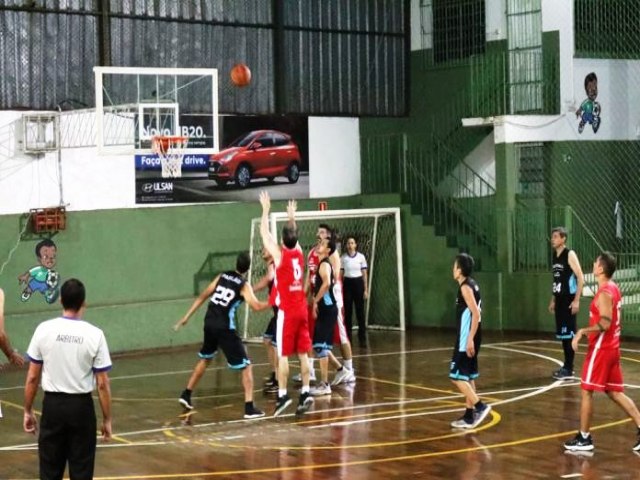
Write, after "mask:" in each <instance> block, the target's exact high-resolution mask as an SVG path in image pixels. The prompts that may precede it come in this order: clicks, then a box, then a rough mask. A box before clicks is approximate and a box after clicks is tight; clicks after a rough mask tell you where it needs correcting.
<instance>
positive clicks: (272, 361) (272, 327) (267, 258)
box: [253, 248, 278, 393]
mask: <svg viewBox="0 0 640 480" xmlns="http://www.w3.org/2000/svg"><path fill="white" fill-rule="evenodd" d="M262 259H263V260H264V262H265V263H266V264H267V272H266V273H265V275H264V276H263V277H262V278H261V279H260V280H259V281H258V283H256V284H255V285H254V286H253V291H254V292H259V291H260V290H263V289H265V288H266V289H267V291H268V292H269V305H271V308H272V309H273V316H272V317H271V319H270V320H269V324H268V325H267V328H266V330H265V331H264V335H263V336H262V341H263V343H264V346H265V348H266V349H267V358H268V359H269V365H271V375H270V376H269V378H268V379H267V381H266V382H265V384H264V386H265V391H266V392H268V393H276V392H277V391H278V377H277V371H278V353H277V351H276V343H275V337H276V318H277V317H278V307H276V306H275V298H276V291H275V288H274V282H275V277H276V269H275V267H274V266H273V258H271V255H270V254H269V252H268V251H267V249H266V248H263V249H262Z"/></svg>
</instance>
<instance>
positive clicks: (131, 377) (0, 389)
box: [0, 340, 539, 392]
mask: <svg viewBox="0 0 640 480" xmlns="http://www.w3.org/2000/svg"><path fill="white" fill-rule="evenodd" d="M538 341H539V340H515V341H513V342H496V343H490V344H487V345H483V347H485V346H487V347H488V346H490V345H498V346H499V345H517V344H520V343H535V342H538ZM256 346H257V345H256ZM449 350H451V347H433V348H423V349H420V350H397V351H393V352H378V353H366V354H360V355H353V358H369V357H380V356H388V355H402V354H415V353H430V352H440V351H449ZM116 360H117V358H116ZM297 364H299V362H297V361H292V362H291V365H297ZM252 365H253V366H254V367H265V366H269V365H270V364H269V363H268V362H265V363H255V364H252ZM215 370H229V368H228V367H226V366H221V365H220V366H215V365H212V366H211V367H209V368H208V369H207V371H215ZM192 372H193V368H191V369H189V370H168V371H165V372H154V373H138V374H134V375H119V376H113V377H109V380H111V381H117V380H134V379H137V378H149V377H161V376H164V375H183V374H190V373H192ZM21 389H24V385H17V386H14V387H0V392H4V391H9V390H21Z"/></svg>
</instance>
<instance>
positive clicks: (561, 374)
mask: <svg viewBox="0 0 640 480" xmlns="http://www.w3.org/2000/svg"><path fill="white" fill-rule="evenodd" d="M566 243H567V231H566V230H565V229H564V227H556V228H554V229H553V230H551V247H552V248H553V267H552V270H553V285H552V295H551V302H549V312H551V313H554V314H555V317H556V338H557V339H558V340H561V341H562V349H563V350H564V364H563V365H562V367H561V368H560V369H559V370H556V371H555V372H553V378H555V379H557V380H562V379H565V378H571V377H573V360H574V358H575V352H574V351H573V348H571V340H572V339H573V337H574V335H575V333H576V314H577V313H578V310H579V309H580V295H581V294H582V287H583V286H584V275H583V274H582V268H581V267H580V262H579V261H578V256H577V255H576V252H574V251H573V250H570V249H568V248H567V247H566Z"/></svg>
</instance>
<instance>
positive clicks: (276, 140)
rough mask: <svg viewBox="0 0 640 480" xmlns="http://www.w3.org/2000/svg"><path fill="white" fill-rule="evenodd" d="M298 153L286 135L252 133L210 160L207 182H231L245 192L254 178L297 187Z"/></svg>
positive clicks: (295, 146) (223, 183)
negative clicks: (280, 179) (284, 181)
mask: <svg viewBox="0 0 640 480" xmlns="http://www.w3.org/2000/svg"><path fill="white" fill-rule="evenodd" d="M300 166H301V159H300V150H299V149H298V146H297V145H296V144H295V143H294V142H293V141H292V140H291V137H290V136H289V135H287V134H286V133H283V132H279V131H277V130H254V131H252V132H249V133H247V134H244V135H242V136H240V137H239V138H237V139H236V140H234V141H233V142H232V143H231V144H230V145H229V146H228V147H227V148H225V149H224V150H221V151H220V152H218V153H216V154H214V155H211V157H210V158H209V178H210V179H212V180H214V181H215V182H216V183H217V184H218V185H220V186H223V185H226V184H227V182H230V181H233V182H235V184H236V185H237V186H238V187H240V188H247V187H248V186H249V184H250V183H251V180H252V179H254V178H266V179H267V180H269V181H270V182H271V181H273V180H274V179H275V177H281V176H283V177H287V180H288V181H289V183H296V182H297V181H298V178H299V177H300Z"/></svg>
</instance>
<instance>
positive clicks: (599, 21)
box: [574, 0, 640, 59]
mask: <svg viewBox="0 0 640 480" xmlns="http://www.w3.org/2000/svg"><path fill="white" fill-rule="evenodd" d="M574 15H575V21H574V24H575V48H576V56H577V57H584V58H620V59H627V58H640V29H638V25H640V2H637V1H630V0H574Z"/></svg>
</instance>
